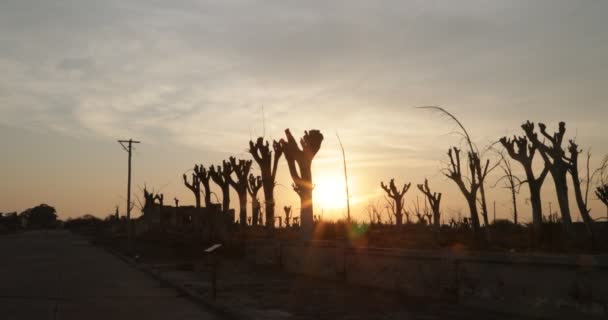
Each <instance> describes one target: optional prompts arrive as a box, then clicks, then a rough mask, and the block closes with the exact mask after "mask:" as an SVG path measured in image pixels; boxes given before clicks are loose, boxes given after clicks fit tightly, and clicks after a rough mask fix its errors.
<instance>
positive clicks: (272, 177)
mask: <svg viewBox="0 0 608 320" xmlns="http://www.w3.org/2000/svg"><path fill="white" fill-rule="evenodd" d="M272 149H273V150H274V154H273V151H272V150H270V145H269V143H268V141H266V142H264V138H262V137H259V138H258V139H257V140H256V142H255V143H253V141H249V153H251V156H252V157H253V160H255V162H256V163H257V164H258V165H259V166H260V171H261V173H262V188H263V189H264V202H265V205H266V224H267V226H268V227H273V226H274V207H275V202H274V187H275V185H276V176H277V168H278V165H279V159H281V156H282V155H283V146H282V145H281V143H279V142H277V141H273V142H272Z"/></svg>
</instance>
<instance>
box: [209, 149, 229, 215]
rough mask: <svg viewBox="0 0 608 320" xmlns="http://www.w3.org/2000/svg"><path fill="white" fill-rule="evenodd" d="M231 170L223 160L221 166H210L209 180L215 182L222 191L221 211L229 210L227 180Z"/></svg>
mask: <svg viewBox="0 0 608 320" xmlns="http://www.w3.org/2000/svg"><path fill="white" fill-rule="evenodd" d="M232 171H233V168H232V166H231V165H230V162H228V161H226V160H224V161H222V165H221V166H217V167H214V166H210V167H209V175H210V176H211V180H213V182H215V183H216V184H217V185H218V186H219V187H220V189H221V190H222V210H224V212H227V211H228V210H230V183H229V182H228V179H229V177H230V175H232Z"/></svg>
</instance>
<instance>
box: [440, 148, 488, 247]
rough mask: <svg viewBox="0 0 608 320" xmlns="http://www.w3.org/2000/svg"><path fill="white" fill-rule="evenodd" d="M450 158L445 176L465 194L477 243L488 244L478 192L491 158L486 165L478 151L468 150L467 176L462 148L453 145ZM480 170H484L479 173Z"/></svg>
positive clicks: (480, 244) (479, 244) (449, 153)
mask: <svg viewBox="0 0 608 320" xmlns="http://www.w3.org/2000/svg"><path fill="white" fill-rule="evenodd" d="M448 156H449V158H450V164H449V166H448V169H447V172H445V173H444V174H445V176H446V177H448V178H449V179H450V180H452V181H454V182H455V183H456V185H458V188H459V189H460V191H461V192H462V194H463V195H464V197H465V199H466V201H467V204H468V205H469V212H470V215H471V224H472V226H473V232H474V237H475V243H476V245H478V246H482V247H483V246H485V245H486V241H487V240H486V238H485V235H484V233H483V232H482V231H481V225H480V223H479V214H478V210H477V192H478V191H479V188H480V187H481V182H480V180H479V179H478V178H479V177H482V181H483V179H485V177H486V176H487V174H488V167H489V166H490V160H489V159H488V160H487V161H486V163H485V165H484V166H482V165H481V160H480V159H479V154H478V153H477V152H468V157H467V158H468V161H467V165H468V167H469V172H468V173H469V175H470V177H465V176H464V175H463V172H462V164H461V160H460V149H458V148H456V147H453V148H452V149H450V150H449V151H448ZM478 170H482V171H481V173H478Z"/></svg>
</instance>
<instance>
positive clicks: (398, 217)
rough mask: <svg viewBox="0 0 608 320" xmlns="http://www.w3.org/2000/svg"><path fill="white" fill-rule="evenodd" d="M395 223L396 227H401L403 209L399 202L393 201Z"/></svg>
mask: <svg viewBox="0 0 608 320" xmlns="http://www.w3.org/2000/svg"><path fill="white" fill-rule="evenodd" d="M395 221H396V223H397V225H398V226H401V225H403V208H402V207H401V201H397V200H395Z"/></svg>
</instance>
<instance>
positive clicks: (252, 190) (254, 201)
mask: <svg viewBox="0 0 608 320" xmlns="http://www.w3.org/2000/svg"><path fill="white" fill-rule="evenodd" d="M260 188H262V177H261V176H254V175H253V174H250V175H249V184H248V185H247V191H248V192H249V195H250V196H251V216H252V221H253V222H252V225H254V226H256V225H257V224H258V222H259V221H260V213H261V211H262V205H261V204H260V199H258V191H260Z"/></svg>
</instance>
